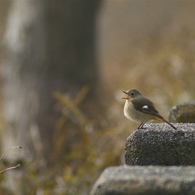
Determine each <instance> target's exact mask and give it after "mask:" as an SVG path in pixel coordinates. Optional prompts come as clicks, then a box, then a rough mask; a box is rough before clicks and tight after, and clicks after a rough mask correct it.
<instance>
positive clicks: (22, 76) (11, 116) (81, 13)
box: [1, 0, 100, 164]
mask: <svg viewBox="0 0 195 195" xmlns="http://www.w3.org/2000/svg"><path fill="white" fill-rule="evenodd" d="M99 2H100V1H99V0H93V1H91V0H66V1H65V0H64V1H62V0H55V1H53V0H43V1H34V0H25V1H24V0H17V1H13V2H12V4H11V7H10V10H9V11H10V12H9V16H8V21H7V28H6V32H5V38H4V48H3V49H4V61H3V64H2V71H1V72H2V77H3V91H2V92H3V96H4V113H5V115H4V116H5V128H4V131H3V135H2V146H3V149H6V148H9V147H10V146H13V145H21V146H23V148H24V149H23V151H24V154H22V155H21V156H20V157H21V158H22V159H23V158H24V159H23V160H25V161H30V160H34V159H38V160H39V163H41V162H42V163H43V164H45V163H48V161H50V158H52V156H51V153H50V151H51V149H52V145H51V142H50V141H51V135H52V130H53V127H54V124H55V121H56V117H57V114H56V113H55V111H54V104H55V100H54V99H53V97H52V94H53V92H55V91H60V92H67V93H69V94H70V95H74V94H76V93H77V92H78V90H79V89H80V88H81V87H82V86H84V85H86V84H90V86H92V87H94V86H95V85H96V82H97V79H98V75H97V68H96V59H95V49H94V42H95V40H94V38H95V16H96V11H97V8H98V5H99ZM89 98H90V96H89ZM16 153H21V152H20V151H17V152H16V151H14V154H16ZM9 156H10V155H9ZM11 157H12V158H13V159H14V160H17V159H18V158H19V157H18V156H17V157H16V156H15V157H14V156H13V155H11Z"/></svg>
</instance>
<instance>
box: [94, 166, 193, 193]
mask: <svg viewBox="0 0 195 195" xmlns="http://www.w3.org/2000/svg"><path fill="white" fill-rule="evenodd" d="M184 194H185V195H194V194H195V167H194V166H119V167H110V168H107V169H105V170H104V171H103V173H102V174H101V175H100V177H99V179H98V180H97V181H96V183H95V185H94V186H93V188H92V190H91V192H90V195H184Z"/></svg>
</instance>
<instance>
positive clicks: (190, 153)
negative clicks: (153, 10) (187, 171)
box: [125, 123, 195, 165]
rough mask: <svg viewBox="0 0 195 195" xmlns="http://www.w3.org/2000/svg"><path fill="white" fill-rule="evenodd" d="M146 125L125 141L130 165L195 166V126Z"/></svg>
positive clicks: (126, 156)
mask: <svg viewBox="0 0 195 195" xmlns="http://www.w3.org/2000/svg"><path fill="white" fill-rule="evenodd" d="M175 126H176V127H177V130H174V129H173V128H171V127H170V126H169V125H167V124H148V125H147V124H146V125H145V127H146V129H140V130H135V131H134V132H133V133H132V134H131V135H130V136H129V137H128V138H127V140H126V145H125V162H126V164H127V165H195V123H191V124H187V123H185V124H175Z"/></svg>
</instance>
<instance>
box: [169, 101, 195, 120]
mask: <svg viewBox="0 0 195 195" xmlns="http://www.w3.org/2000/svg"><path fill="white" fill-rule="evenodd" d="M169 121H170V122H175V123H195V100H191V101H189V102H180V103H178V104H177V105H176V106H174V107H173V108H172V109H171V110H170V113H169Z"/></svg>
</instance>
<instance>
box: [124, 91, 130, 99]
mask: <svg viewBox="0 0 195 195" xmlns="http://www.w3.org/2000/svg"><path fill="white" fill-rule="evenodd" d="M123 93H124V94H125V97H123V98H122V99H126V100H127V99H128V98H129V97H130V96H129V94H128V93H127V92H126V91H123Z"/></svg>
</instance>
